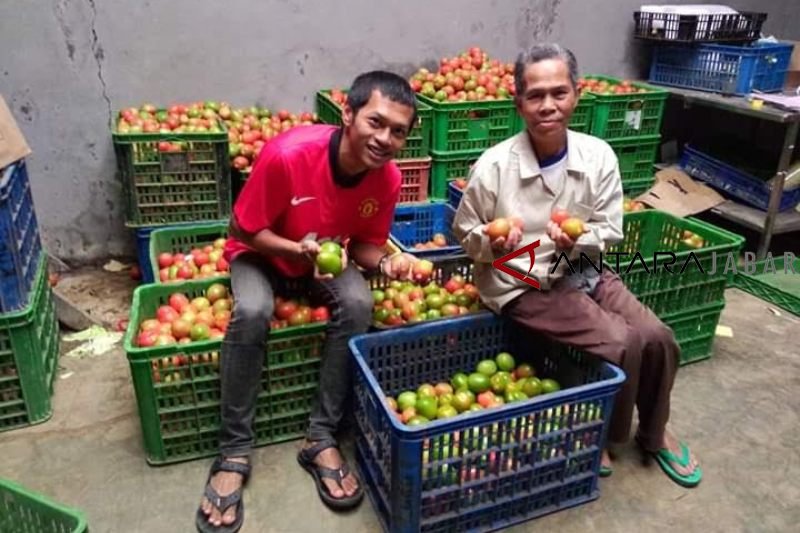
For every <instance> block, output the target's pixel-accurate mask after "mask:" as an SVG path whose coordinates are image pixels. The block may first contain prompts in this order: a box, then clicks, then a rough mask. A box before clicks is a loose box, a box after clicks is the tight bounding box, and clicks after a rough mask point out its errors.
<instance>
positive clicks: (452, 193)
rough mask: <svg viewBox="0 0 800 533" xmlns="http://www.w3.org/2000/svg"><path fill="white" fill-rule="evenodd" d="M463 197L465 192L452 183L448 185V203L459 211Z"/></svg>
mask: <svg viewBox="0 0 800 533" xmlns="http://www.w3.org/2000/svg"><path fill="white" fill-rule="evenodd" d="M462 196H464V191H462V190H461V189H459V188H458V187H456V184H455V183H453V182H452V181H450V182H448V183H447V203H448V204H450V205H451V206H452V208H453V209H458V205H459V204H460V203H461V197H462Z"/></svg>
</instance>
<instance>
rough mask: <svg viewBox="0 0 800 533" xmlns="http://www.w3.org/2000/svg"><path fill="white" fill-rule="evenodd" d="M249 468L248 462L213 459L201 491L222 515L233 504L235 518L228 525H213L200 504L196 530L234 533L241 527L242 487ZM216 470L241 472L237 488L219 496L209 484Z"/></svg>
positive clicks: (242, 521) (196, 518) (201, 532)
mask: <svg viewBox="0 0 800 533" xmlns="http://www.w3.org/2000/svg"><path fill="white" fill-rule="evenodd" d="M250 470H251V467H250V465H249V464H248V463H237V462H234V461H227V460H225V459H223V458H222V457H217V458H216V459H214V463H213V464H212V465H211V471H210V472H209V474H208V480H206V488H205V491H204V492H203V495H204V496H205V497H206V499H207V500H208V501H209V502H211V505H213V506H214V507H215V508H216V509H217V510H218V511H219V512H220V514H222V515H224V514H225V511H227V510H228V509H229V508H230V507H231V506H232V505H235V506H236V520H235V521H234V522H233V523H232V524H229V525H225V524H221V525H219V526H215V525H213V524H211V523H210V522H209V521H208V516H207V515H206V514H205V513H204V512H203V508H202V506H200V507H198V508H197V514H196V517H195V525H196V526H197V531H199V532H200V533H236V532H237V531H239V530H240V529H241V528H242V524H243V523H244V502H243V501H242V490H243V489H244V486H245V484H247V480H248V479H249V478H250ZM217 472H234V473H236V474H241V476H242V484H241V485H240V486H239V488H238V489H236V490H235V491H233V492H232V493H230V494H228V495H227V496H220V495H219V493H218V492H217V491H216V490H214V487H212V486H211V478H212V477H213V476H214V474H216V473H217Z"/></svg>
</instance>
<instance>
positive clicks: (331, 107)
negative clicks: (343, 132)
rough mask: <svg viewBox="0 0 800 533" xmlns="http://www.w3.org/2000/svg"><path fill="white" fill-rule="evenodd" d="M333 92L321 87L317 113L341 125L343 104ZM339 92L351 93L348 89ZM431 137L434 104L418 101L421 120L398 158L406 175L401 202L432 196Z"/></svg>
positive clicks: (325, 119)
mask: <svg viewBox="0 0 800 533" xmlns="http://www.w3.org/2000/svg"><path fill="white" fill-rule="evenodd" d="M333 92H334V91H333V90H332V89H325V90H321V91H317V95H316V108H317V115H318V116H319V119H320V121H322V122H323V123H325V124H333V125H336V126H341V125H342V105H341V104H340V102H339V101H338V100H336V99H334V97H333V96H332V93H333ZM338 93H340V94H341V95H344V96H346V95H347V91H338ZM430 138H431V108H430V107H429V106H427V105H425V104H418V105H417V124H416V125H415V126H414V127H413V128H412V130H411V133H409V135H408V137H407V138H406V145H405V147H404V148H403V150H401V151H400V153H399V154H397V158H396V159H395V163H397V166H398V167H399V168H400V172H401V174H402V176H403V182H402V185H401V187H400V203H413V202H424V201H426V200H427V199H428V189H429V180H430V174H431V158H430Z"/></svg>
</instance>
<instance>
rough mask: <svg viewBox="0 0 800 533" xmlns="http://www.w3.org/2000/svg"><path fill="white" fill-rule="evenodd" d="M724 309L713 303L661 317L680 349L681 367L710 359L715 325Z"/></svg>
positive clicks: (720, 305)
mask: <svg viewBox="0 0 800 533" xmlns="http://www.w3.org/2000/svg"><path fill="white" fill-rule="evenodd" d="M724 308H725V304H724V303H714V304H711V305H708V306H704V307H700V308H695V309H691V310H689V311H687V312H679V313H671V314H669V315H666V316H663V317H661V320H662V321H663V322H664V323H665V324H666V325H667V326H669V327H670V328H671V329H672V331H673V333H674V335H675V340H676V341H677V342H678V345H679V346H680V347H681V360H680V364H681V365H686V364H689V363H695V362H697V361H702V360H704V359H708V358H710V357H711V354H712V349H713V345H714V337H715V336H716V334H717V324H718V323H719V318H720V316H721V315H722V310H723V309H724Z"/></svg>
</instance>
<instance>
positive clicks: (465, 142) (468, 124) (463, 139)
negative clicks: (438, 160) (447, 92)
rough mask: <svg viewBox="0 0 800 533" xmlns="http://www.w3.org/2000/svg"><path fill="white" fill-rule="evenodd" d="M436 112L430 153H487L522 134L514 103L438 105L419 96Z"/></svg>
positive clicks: (498, 101)
mask: <svg viewBox="0 0 800 533" xmlns="http://www.w3.org/2000/svg"><path fill="white" fill-rule="evenodd" d="M417 101H419V102H422V103H424V104H426V105H428V106H430V107H431V109H432V110H433V134H432V141H431V152H434V151H435V152H439V153H441V152H463V151H471V150H485V149H486V148H489V147H491V146H494V145H495V144H497V143H499V142H502V141H504V140H506V139H507V138H509V137H511V136H512V135H514V134H515V133H517V132H518V131H519V127H518V126H519V122H518V120H517V108H516V107H515V105H514V100H511V99H505V100H484V101H475V102H437V101H436V100H433V99H431V98H427V97H425V96H422V95H420V94H418V95H417Z"/></svg>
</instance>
